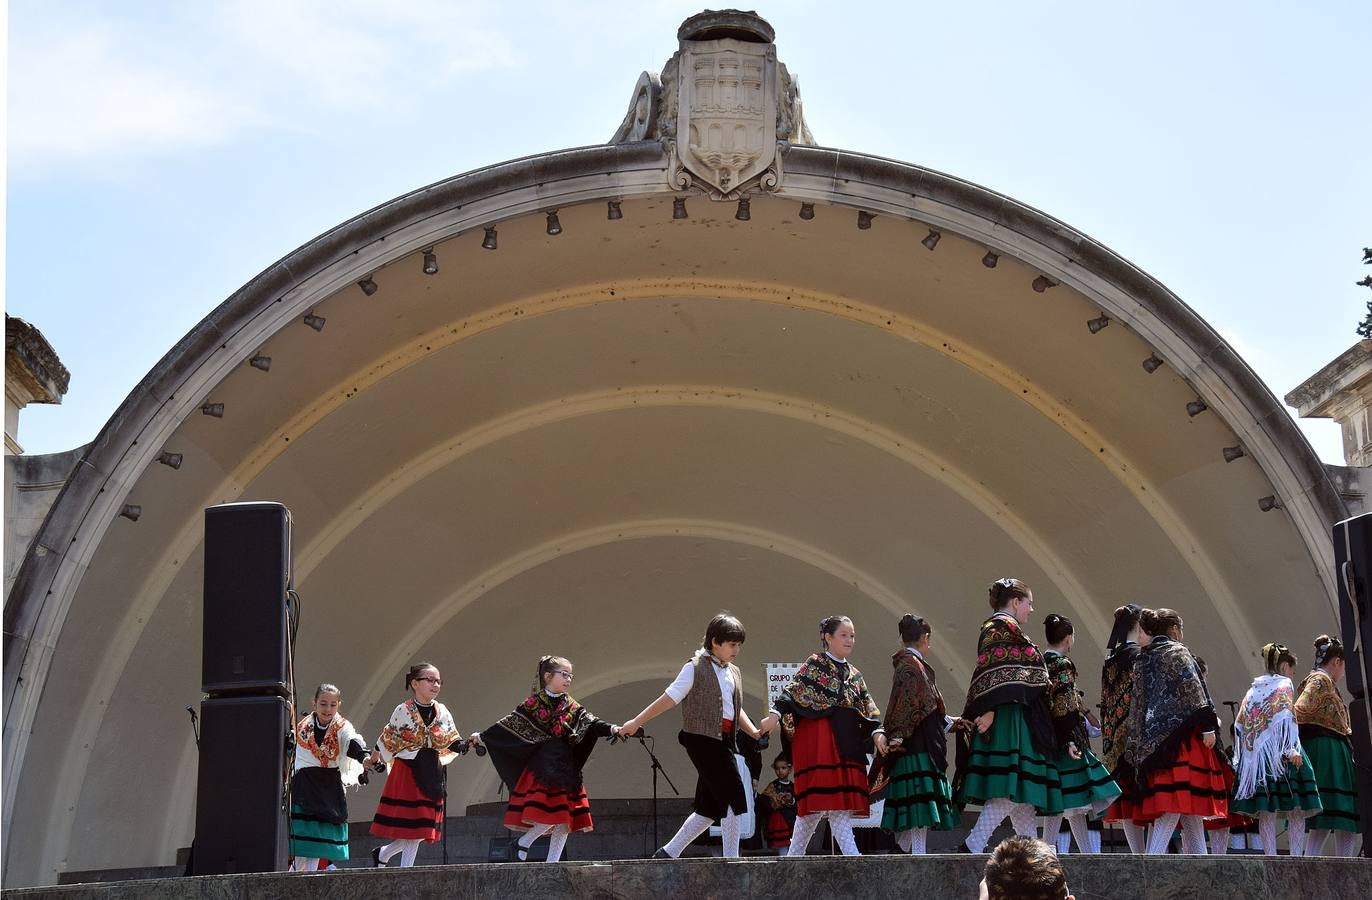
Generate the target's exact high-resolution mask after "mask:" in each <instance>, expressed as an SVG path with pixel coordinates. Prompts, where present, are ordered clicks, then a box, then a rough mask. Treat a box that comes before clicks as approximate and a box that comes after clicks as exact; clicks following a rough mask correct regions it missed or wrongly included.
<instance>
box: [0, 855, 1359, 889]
mask: <svg viewBox="0 0 1372 900" xmlns="http://www.w3.org/2000/svg"><path fill="white" fill-rule="evenodd" d="M985 860H986V857H985V856H926V857H919V858H910V857H905V856H865V857H855V858H851V859H848V858H843V857H831V856H818V857H806V858H802V859H774V858H751V859H742V860H730V861H727V862H726V861H724V860H720V859H686V860H626V861H620V862H568V863H554V864H548V863H522V864H521V863H498V864H481V865H457V866H419V867H416V868H413V869H390V870H377V869H351V870H341V871H338V872H324V873H319V874H310V875H299V874H288V873H270V874H262V875H221V876H205V877H200V878H165V879H159V880H152V881H123V882H115V883H109V884H76V885H65V886H60V887H48V888H27V889H22V890H10V891H4V892H3V895H2V896H3V897H4V898H5V900H47V898H52V900H59V898H60V900H135V898H136V900H190V898H196V900H248V898H253V900H256V898H265V897H271V898H278V897H279V898H299V900H337V898H349V900H351V898H357V897H368V898H370V897H378V898H387V900H420V898H431V897H432V898H444V900H451V898H456V897H474V898H485V897H506V898H511V900H525V898H529V900H532V898H549V897H573V898H585V900H592V898H594V900H609V898H649V897H651V898H661V900H667V898H677V897H689V898H691V900H706V898H728V900H756V898H764V897H785V898H789V900H805V898H806V897H808V896H827V897H854V898H862V900H879V898H888V897H889V898H896V897H902V898H903V897H911V896H914V897H927V898H969V900H970V898H974V897H976V895H977V894H976V889H977V888H976V886H977V882H978V881H979V880H980V878H981V870H982V866H983V865H984V864H985ZM1063 862H1064V864H1065V866H1066V869H1067V878H1068V883H1069V886H1070V887H1071V889H1072V891H1073V892H1074V893H1075V895H1076V896H1077V898H1078V900H1088V898H1089V900H1114V898H1118V900H1164V898H1166V900H1173V898H1177V900H1180V898H1188V900H1189V898H1205V900H1227V898H1233V900H1323V898H1340V900H1354V898H1358V897H1372V860H1366V859H1330V858H1315V859H1305V858H1296V859H1291V858H1289V857H1274V858H1267V857H1259V856H1227V857H1202V856H1193V857H1186V856H1161V857H1147V858H1144V857H1137V856H1128V855H1124V854H1109V855H1092V856H1076V855H1069V856H1065V857H1064V858H1063Z"/></svg>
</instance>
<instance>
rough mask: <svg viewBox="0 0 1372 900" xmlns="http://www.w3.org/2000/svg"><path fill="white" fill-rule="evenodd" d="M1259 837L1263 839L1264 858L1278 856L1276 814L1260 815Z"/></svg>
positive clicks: (1261, 813)
mask: <svg viewBox="0 0 1372 900" xmlns="http://www.w3.org/2000/svg"><path fill="white" fill-rule="evenodd" d="M1258 837H1260V838H1262V852H1263V855H1264V856H1276V855H1277V814H1276V813H1274V812H1260V813H1258Z"/></svg>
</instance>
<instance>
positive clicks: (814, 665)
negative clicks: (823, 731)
mask: <svg viewBox="0 0 1372 900" xmlns="http://www.w3.org/2000/svg"><path fill="white" fill-rule="evenodd" d="M776 708H777V711H778V712H780V713H783V714H789V715H792V716H795V717H797V718H801V719H819V718H825V717H828V718H829V719H830V724H831V726H832V727H833V729H834V740H835V742H836V743H837V744H838V752H839V755H840V756H842V757H843V758H844V759H853V760H860V761H861V762H862V763H863V764H864V765H865V764H866V762H867V745H868V744H869V742H870V739H871V736H872V732H873V731H875V730H876V727H877V722H878V721H879V720H880V718H881V710H879V709H877V705H876V702H875V701H873V700H872V694H871V692H869V691H868V690H867V682H866V681H865V680H864V679H863V677H862V673H861V672H859V671H858V668H857V666H855V665H853V664H852V663H850V662H846V661H845V662H841V663H840V662H836V661H835V660H833V659H832V658H830V656H829V655H828V654H827V653H816V654H813V655H812V656H811V657H810V658H809V659H807V660H805V662H803V663H801V665H800V669H798V670H797V671H796V674H795V675H794V676H792V678H791V681H790V682H789V683H788V684H787V685H786V687H784V688H782V689H781V696H780V697H778V698H777V702H776Z"/></svg>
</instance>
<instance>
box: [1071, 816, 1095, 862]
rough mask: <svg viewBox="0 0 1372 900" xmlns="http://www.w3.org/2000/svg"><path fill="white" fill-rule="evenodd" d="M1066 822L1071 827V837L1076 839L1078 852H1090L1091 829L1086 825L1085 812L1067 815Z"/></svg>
mask: <svg viewBox="0 0 1372 900" xmlns="http://www.w3.org/2000/svg"><path fill="white" fill-rule="evenodd" d="M1067 824H1068V826H1070V827H1071V829H1072V837H1074V838H1076V840H1077V852H1078V853H1090V852H1092V851H1091V831H1090V829H1088V828H1087V827H1086V813H1084V812H1077V813H1071V814H1070V815H1068V816H1067Z"/></svg>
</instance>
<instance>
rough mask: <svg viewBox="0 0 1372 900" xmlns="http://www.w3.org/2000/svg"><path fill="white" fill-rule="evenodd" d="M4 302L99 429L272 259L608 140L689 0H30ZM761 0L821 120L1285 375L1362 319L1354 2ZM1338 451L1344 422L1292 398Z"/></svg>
mask: <svg viewBox="0 0 1372 900" xmlns="http://www.w3.org/2000/svg"><path fill="white" fill-rule="evenodd" d="M8 6H9V15H8V50H9V53H8V63H7V72H6V75H7V90H6V97H7V110H6V113H7V114H6V120H7V121H6V124H7V141H6V176H7V177H6V183H5V188H4V189H5V196H4V203H5V239H4V246H5V257H4V267H5V269H4V288H5V298H4V299H5V307H6V310H7V311H8V312H9V314H11V315H16V316H19V317H21V318H24V319H27V320H28V321H30V322H32V323H33V324H34V325H36V326H37V327H38V328H39V329H41V330H42V332H43V333H44V334H45V336H46V337H47V338H48V340H49V341H50V342H51V343H52V345H53V347H54V348H55V349H56V351H57V353H58V354H59V356H60V357H61V358H62V360H63V362H64V363H65V364H66V366H67V367H68V369H70V370H71V373H72V375H71V387H70V390H69V392H68V394H67V396H66V398H65V399H64V400H63V402H62V404H61V405H60V406H41V405H32V406H29V407H28V408H27V409H26V410H25V411H24V413H23V416H22V419H21V423H20V429H19V441H20V443H21V444H22V445H23V446H24V448H25V450H26V452H29V453H48V452H56V451H61V450H67V449H70V448H73V447H76V446H79V445H80V444H83V443H85V442H87V441H89V440H91V439H92V438H93V437H94V436H95V435H96V433H97V432H98V431H99V430H100V428H101V427H102V426H103V425H104V423H105V422H106V420H107V419H108V418H109V417H110V415H112V414H113V412H114V411H115V409H116V408H117V407H118V405H119V404H120V403H121V402H122V401H123V399H124V398H125V397H126V396H127V394H128V393H129V391H130V390H131V389H132V388H133V387H134V386H135V385H136V384H137V382H138V381H139V380H140V379H141V378H142V377H143V376H144V375H145V374H146V373H147V372H148V371H149V370H150V369H151V368H152V367H153V366H154V365H155V364H156V363H157V361H158V360H159V359H160V358H161V357H162V355H163V354H164V353H166V352H167V350H168V349H169V348H171V347H172V346H173V345H174V344H175V343H176V341H177V340H179V339H180V338H181V337H182V336H183V335H185V334H186V333H187V332H188V331H190V330H191V328H193V327H194V326H195V324H196V323H197V322H198V321H199V320H200V319H202V318H203V317H204V316H205V315H207V314H208V313H209V312H210V311H211V310H212V309H213V308H214V307H215V306H217V305H218V304H219V303H220V302H222V301H223V300H224V299H225V298H226V297H228V296H229V295H230V294H231V293H233V292H234V291H235V290H236V289H237V288H239V287H240V286H242V285H243V284H244V283H246V282H247V281H249V280H250V279H251V278H252V277H253V276H254V275H256V274H257V273H258V272H260V271H262V270H263V269H265V268H266V267H267V266H269V265H270V264H271V263H273V262H274V261H276V260H277V259H280V258H281V257H283V256H285V255H286V254H287V253H289V252H290V251H292V250H293V249H294V248H296V247H298V246H300V245H301V244H304V243H306V242H307V241H309V240H310V239H312V238H314V237H316V236H317V235H319V234H321V233H323V232H325V231H327V230H329V229H331V228H333V227H334V226H336V225H338V224H339V223H341V222H343V221H344V220H346V219H348V218H351V217H352V216H354V215H356V214H358V213H360V212H363V211H365V210H367V209H370V208H371V207H373V206H375V205H377V204H379V203H383V202H385V201H387V200H389V199H392V198H394V197H396V196H398V195H400V194H403V193H406V192H408V191H410V190H413V189H414V188H417V187H420V186H423V185H425V184H429V183H432V182H435V181H439V180H442V179H444V178H447V177H450V176H452V175H456V174H459V173H461V172H465V171H468V170H471V169H475V168H478V167H481V166H485V165H489V164H492V163H497V162H501V161H503V160H507V159H512V158H515V157H519V156H524V155H528V154H533V153H541V152H545V151H549V150H555V149H561V148H566V147H576V146H584V145H588V144H598V143H603V142H605V141H606V140H608V139H609V137H610V135H611V134H612V133H613V132H614V130H615V128H616V127H617V126H618V124H619V122H620V120H621V119H622V118H623V116H624V112H625V110H626V109H627V107H628V103H629V100H630V97H631V94H632V89H633V86H634V82H635V79H636V78H637V76H638V74H639V72H641V71H643V70H645V69H651V70H653V71H655V72H656V71H659V70H660V69H661V67H662V65H663V63H664V62H665V61H666V60H667V58H668V57H669V56H670V55H671V54H672V53H673V52H674V51H675V50H676V28H677V26H678V25H679V24H680V23H681V21H682V20H683V19H684V18H686V17H687V16H689V15H691V14H693V13H695V12H698V11H699V10H701V9H702V8H705V7H704V4H703V3H702V2H700V0H696V2H686V3H682V2H664V0H641V2H636V3H627V2H597V0H589V2H577V3H567V2H565V0H564V2H543V0H529V2H520V3H488V2H458V0H455V2H441V3H439V2H422V0H409V2H405V3H394V2H384V3H383V2H363V0H329V2H312V0H311V2H306V0H298V2H295V0H216V2H205V3H185V2H173V0H161V2H155V0H124V2H120V3H104V2H84V3H83V2H69V0H10V3H9V4H8ZM758 11H759V12H760V13H761V14H762V15H764V16H765V17H767V19H768V20H769V21H770V22H771V23H772V24H773V25H774V26H775V28H776V32H777V47H778V55H779V57H780V59H781V60H782V61H783V62H784V63H786V65H787V67H788V68H789V70H790V71H791V72H792V73H793V74H794V75H796V76H798V77H799V80H800V84H801V91H802V96H803V97H804V101H805V114H806V119H807V121H808V123H809V125H810V128H811V130H812V131H813V133H814V135H815V138H816V140H817V141H818V143H820V144H821V145H823V146H829V147H839V148H845V149H850V150H857V151H861V152H864V153H869V154H873V155H877V156H884V157H891V158H895V159H900V160H905V161H908V162H913V163H916V164H919V165H923V166H928V167H930V168H933V169H937V170H939V171H942V172H947V173H950V174H952V175H956V176H958V177H960V178H963V179H966V180H969V181H973V182H976V183H978V184H981V185H984V186H986V187H989V188H991V189H993V190H996V191H999V192H1001V193H1003V194H1007V195H1009V196H1011V197H1013V198H1015V199H1016V200H1019V201H1021V202H1023V203H1027V204H1029V205H1031V206H1034V207H1036V208H1038V209H1040V210H1043V211H1044V212H1047V213H1049V214H1050V215H1052V216H1055V217H1056V218H1058V219H1061V220H1062V221H1064V222H1067V223H1069V224H1070V225H1072V226H1073V227H1074V228H1076V229H1078V230H1080V231H1082V232H1084V233H1086V234H1088V235H1090V236H1092V237H1093V238H1095V239H1096V240H1098V241H1100V242H1102V243H1104V244H1105V245H1106V246H1108V247H1110V248H1112V249H1113V250H1115V251H1116V252H1118V253H1120V254H1121V255H1122V256H1124V257H1125V258H1127V259H1129V260H1130V261H1132V262H1133V263H1135V264H1136V265H1138V266H1139V267H1140V268H1142V269H1143V270H1144V271H1146V272H1148V273H1149V274H1151V275H1152V276H1154V277H1155V278H1157V279H1159V280H1160V281H1161V282H1162V283H1164V284H1165V285H1167V286H1168V287H1169V288H1171V289H1172V291H1174V292H1175V293H1176V294H1177V295H1179V296H1180V297H1181V298H1182V299H1183V300H1184V301H1185V302H1186V303H1188V304H1189V305H1190V306H1191V307H1192V308H1193V309H1195V310H1196V311H1197V312H1198V313H1200V315H1201V316H1203V317H1204V318H1205V319H1206V320H1207V321H1209V322H1210V324H1211V325H1212V326H1213V327H1214V328H1215V329H1216V330H1218V331H1219V332H1220V334H1222V335H1223V336H1224V337H1225V338H1226V339H1227V340H1228V341H1229V342H1230V344H1231V345H1233V347H1234V348H1235V349H1236V350H1237V351H1238V352H1239V354H1240V355H1241V356H1242V357H1243V358H1244V359H1246V360H1247V361H1248V363H1249V365H1250V366H1251V367H1252V368H1253V369H1254V370H1255V371H1256V372H1257V373H1258V374H1259V375H1260V376H1261V377H1262V378H1263V380H1264V381H1265V382H1266V383H1267V385H1268V386H1269V387H1270V388H1271V389H1272V391H1273V392H1274V393H1275V394H1276V395H1277V396H1278V397H1281V396H1282V395H1284V394H1285V393H1286V392H1288V391H1289V390H1290V389H1291V388H1293V387H1295V386H1296V385H1298V384H1299V383H1301V382H1302V381H1304V380H1305V379H1306V378H1307V377H1309V376H1310V375H1312V374H1313V373H1314V372H1316V371H1317V370H1319V369H1320V368H1321V367H1323V366H1324V365H1325V364H1326V363H1328V362H1329V361H1331V360H1332V359H1334V358H1335V357H1336V356H1338V355H1339V354H1340V353H1342V352H1343V351H1344V350H1346V349H1348V347H1349V346H1351V345H1352V343H1353V342H1354V341H1355V340H1356V334H1355V331H1354V329H1355V328H1356V326H1357V324H1358V322H1359V321H1360V320H1361V318H1362V315H1363V312H1364V306H1365V304H1366V302H1367V300H1369V299H1372V294H1369V292H1368V291H1367V289H1366V288H1360V287H1357V286H1356V285H1355V283H1354V282H1356V281H1357V280H1358V279H1360V278H1362V277H1364V276H1365V275H1366V274H1369V272H1372V268H1365V267H1364V266H1362V265H1361V256H1362V252H1361V248H1362V247H1364V246H1368V245H1369V244H1372V216H1370V214H1372V178H1368V177H1367V174H1368V168H1369V166H1368V163H1369V160H1370V159H1372V118H1370V117H1369V116H1368V115H1367V109H1366V103H1367V101H1366V97H1367V92H1368V88H1369V83H1370V82H1372V79H1370V78H1369V74H1372V65H1369V63H1368V60H1369V59H1372V27H1369V18H1368V16H1367V14H1366V7H1365V5H1364V4H1363V3H1360V2H1354V0H1347V2H1335V0H1329V2H1317V3H1309V4H1291V3H1275V2H1265V0H1261V2H1244V3H1240V2H1229V0H1215V2H1207V3H1195V2H1194V0H1191V2H1171V0H1154V2H1149V3H1129V4H1124V3H1105V4H1102V3H1099V2H1080V3H1078V2H1052V0H1045V2H1041V3H1034V4H1026V3H1022V2H1021V3H1011V2H1000V0H983V2H979V3H976V4H950V3H946V2H939V3H934V2H924V0H903V2H899V3H892V4H883V3H849V4H834V3H821V2H810V0H773V2H770V3H767V4H766V5H765V6H759V8H758ZM1302 428H1303V429H1304V430H1305V432H1306V434H1307V437H1308V438H1309V439H1310V441H1311V443H1312V445H1313V446H1314V447H1315V449H1316V451H1317V452H1318V453H1319V455H1320V457H1321V458H1322V459H1324V460H1325V461H1326V462H1333V463H1342V462H1343V457H1342V449H1341V445H1340V438H1339V429H1338V427H1337V426H1336V425H1334V424H1333V423H1331V422H1327V421H1320V422H1303V423H1302Z"/></svg>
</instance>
